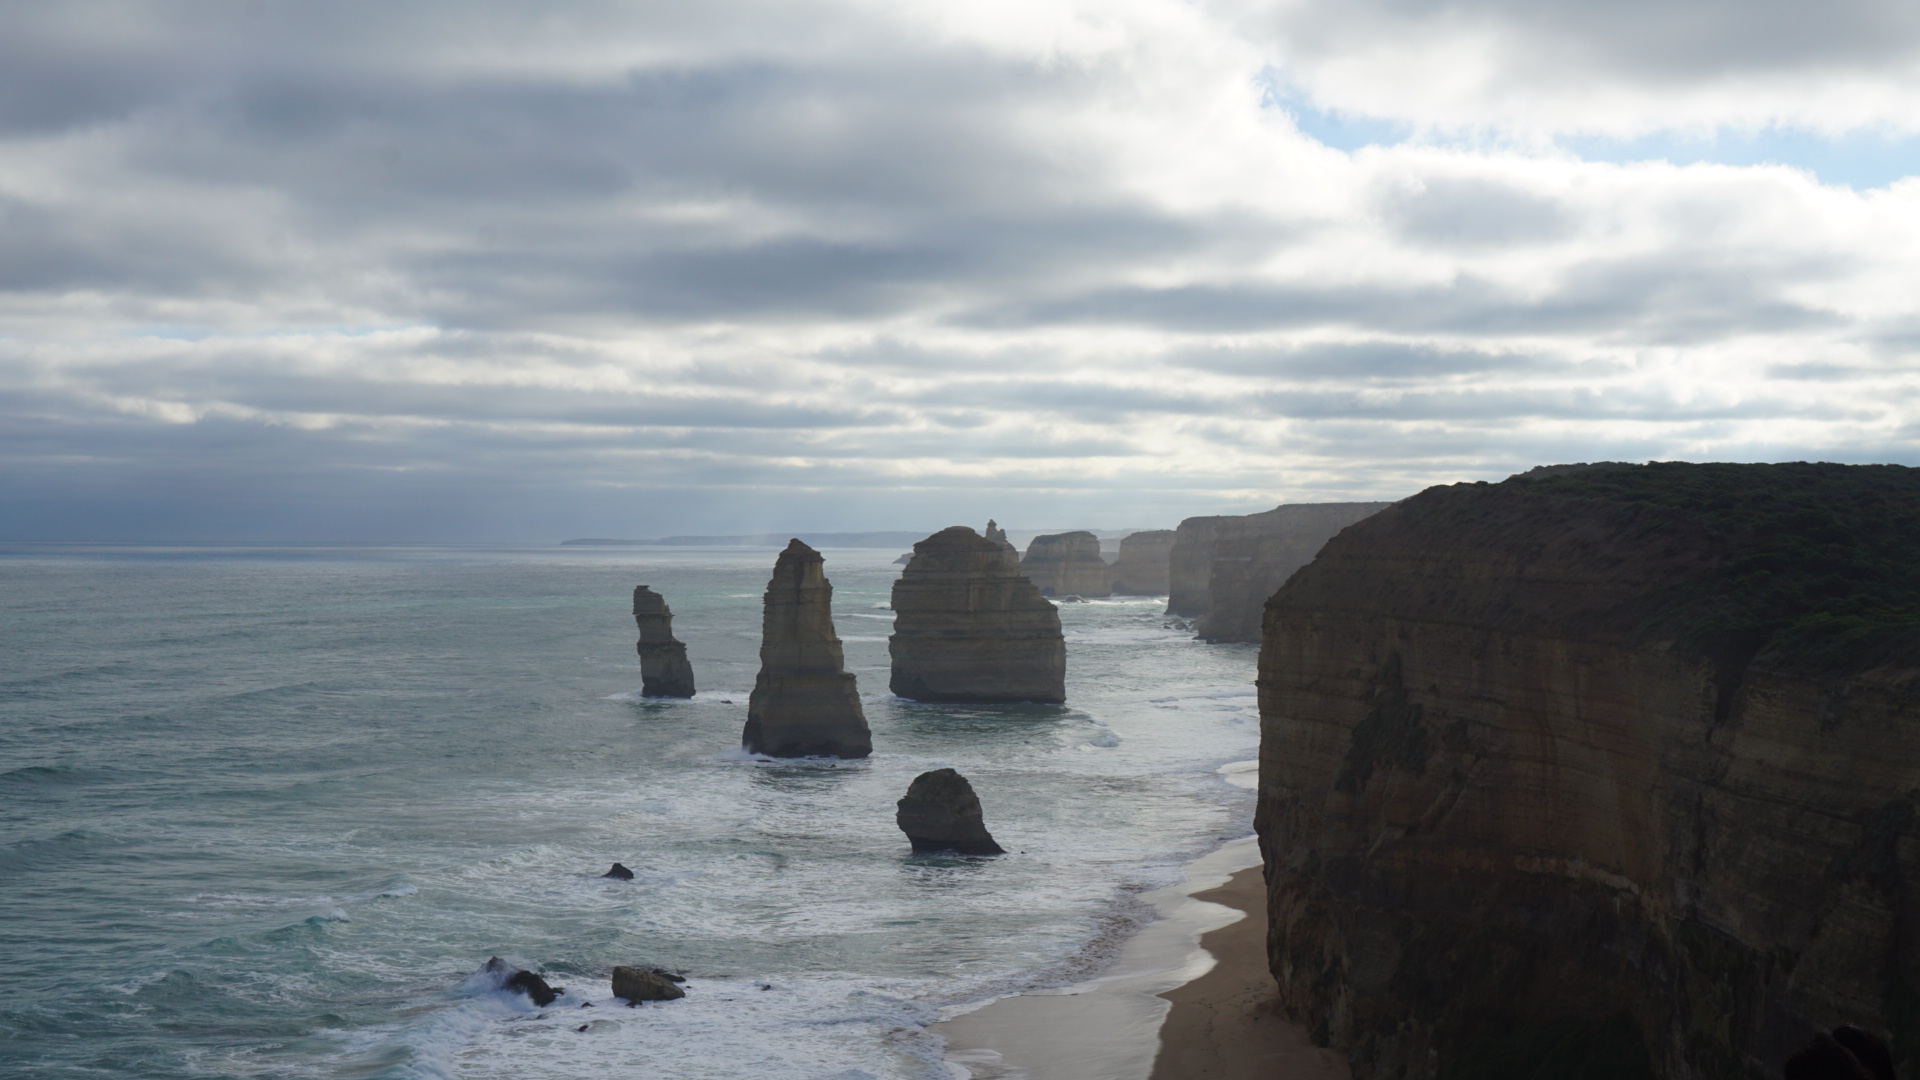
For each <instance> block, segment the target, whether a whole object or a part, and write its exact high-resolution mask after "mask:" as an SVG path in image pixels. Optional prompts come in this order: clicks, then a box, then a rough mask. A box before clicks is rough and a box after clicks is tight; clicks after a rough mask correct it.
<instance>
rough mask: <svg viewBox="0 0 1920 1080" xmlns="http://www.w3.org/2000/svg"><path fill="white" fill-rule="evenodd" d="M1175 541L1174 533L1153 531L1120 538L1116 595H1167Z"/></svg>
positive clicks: (1116, 571)
mask: <svg viewBox="0 0 1920 1080" xmlns="http://www.w3.org/2000/svg"><path fill="white" fill-rule="evenodd" d="M1173 540H1174V531H1173V530H1172V529H1150V530H1148V531H1146V532H1137V533H1128V534H1127V535H1126V536H1123V537H1121V538H1120V558H1119V559H1118V560H1116V561H1115V562H1114V564H1113V592H1114V595H1116V596H1165V595H1167V584H1168V582H1167V568H1168V566H1169V565H1170V564H1171V560H1172V555H1173Z"/></svg>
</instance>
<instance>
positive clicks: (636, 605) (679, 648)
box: [633, 585, 693, 698]
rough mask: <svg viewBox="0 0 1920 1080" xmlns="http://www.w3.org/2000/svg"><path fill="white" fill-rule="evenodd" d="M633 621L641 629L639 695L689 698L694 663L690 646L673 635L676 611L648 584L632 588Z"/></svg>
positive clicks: (691, 688) (691, 689)
mask: <svg viewBox="0 0 1920 1080" xmlns="http://www.w3.org/2000/svg"><path fill="white" fill-rule="evenodd" d="M633 621H634V624H635V625H636V626H638V627H639V629H640V643H639V645H638V648H639V650H640V694H641V696H643V697H672V698H690V697H692V696H693V665H692V664H690V663H688V662H687V646H686V645H685V644H684V643H683V642H680V641H678V640H676V639H675V638H674V636H673V611H672V609H671V608H668V607H667V601H666V598H665V597H663V596H661V595H660V594H659V593H657V592H654V591H653V590H652V589H650V588H648V587H647V586H645V585H636V586H634V589H633Z"/></svg>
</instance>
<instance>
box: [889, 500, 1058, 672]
mask: <svg viewBox="0 0 1920 1080" xmlns="http://www.w3.org/2000/svg"><path fill="white" fill-rule="evenodd" d="M913 553H914V554H913V561H912V562H911V563H909V564H907V568H906V570H905V571H904V572H902V573H901V575H900V577H899V578H898V579H896V580H895V581H894V583H893V610H894V620H893V636H892V637H891V638H889V639H887V651H888V652H889V653H890V654H892V657H893V676H892V679H891V680H890V682H889V683H888V687H889V689H891V690H892V691H893V692H894V693H895V694H897V695H899V696H900V697H903V698H908V699H911V700H913V701H950V702H1012V701H1038V702H1046V703H1048V704H1058V703H1060V702H1062V701H1064V700H1066V673H1067V646H1066V640H1065V638H1063V637H1062V636H1061V633H1060V613H1059V612H1058V611H1056V610H1054V607H1053V605H1052V604H1050V603H1048V602H1047V600H1046V598H1045V597H1043V596H1041V595H1040V590H1038V589H1036V588H1034V587H1033V583H1032V582H1030V581H1028V580H1027V579H1026V578H1025V577H1024V576H1022V575H1021V573H1020V571H1019V570H1018V568H1017V567H1015V566H1014V565H1012V564H1011V563H1010V562H1009V560H1007V558H1006V557H1005V553H1004V551H1003V549H1002V548H1001V546H1000V545H998V544H996V543H994V542H993V541H991V540H988V539H985V538H983V537H981V536H980V535H979V534H977V533H975V532H974V531H973V530H972V529H969V528H967V527H966V526H965V525H955V526H954V527H952V528H950V529H942V530H941V531H939V532H937V533H934V534H933V535H932V536H929V537H927V538H926V539H925V540H922V541H920V542H919V543H917V544H915V545H913Z"/></svg>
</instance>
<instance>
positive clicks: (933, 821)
mask: <svg viewBox="0 0 1920 1080" xmlns="http://www.w3.org/2000/svg"><path fill="white" fill-rule="evenodd" d="M967 531H968V532H972V531H973V530H972V529H968V530H967ZM899 807H900V809H899V812H898V813H897V814H895V816H894V821H895V822H897V823H898V824H899V826H900V831H901V832H903V833H906V834H907V839H908V840H909V841H912V843H913V851H914V854H916V855H922V854H928V853H931V852H936V851H951V852H955V853H957V854H960V855H1005V854H1006V849H1005V848H1003V847H1001V846H1000V845H999V844H996V843H994V842H993V834H992V833H989V832H988V831H987V825H986V822H985V820H984V819H982V817H981V814H980V798H979V796H977V795H975V794H974V793H973V785H972V784H969V783H967V778H966V777H964V776H961V775H960V774H959V773H957V772H955V771H954V770H952V769H935V770H934V771H933V772H928V773H921V774H920V775H919V776H916V777H914V778H913V783H912V784H911V785H909V786H908V787H907V794H906V797H905V798H903V799H901V800H900V803H899Z"/></svg>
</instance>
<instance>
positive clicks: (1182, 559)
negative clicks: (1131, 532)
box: [1167, 517, 1233, 619]
mask: <svg viewBox="0 0 1920 1080" xmlns="http://www.w3.org/2000/svg"><path fill="white" fill-rule="evenodd" d="M1231 520H1233V519H1232V518H1230V517H1190V518H1188V519H1186V520H1185V521H1182V522H1181V523H1180V527H1179V528H1177V529H1175V530H1173V548H1172V550H1171V551H1169V552H1168V553H1167V614H1169V615H1179V616H1183V617H1185V618H1189V619H1191V618H1195V617H1197V616H1200V615H1205V614H1206V613H1207V580H1208V579H1209V578H1210V577H1212V576H1213V538H1214V533H1215V532H1217V531H1218V530H1219V528H1220V523H1221V522H1223V521H1231Z"/></svg>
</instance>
